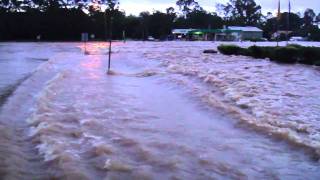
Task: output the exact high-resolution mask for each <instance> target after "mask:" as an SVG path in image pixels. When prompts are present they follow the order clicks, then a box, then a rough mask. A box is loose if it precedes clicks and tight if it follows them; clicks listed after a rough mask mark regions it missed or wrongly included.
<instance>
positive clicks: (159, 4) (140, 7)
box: [120, 0, 320, 15]
mask: <svg viewBox="0 0 320 180" xmlns="http://www.w3.org/2000/svg"><path fill="white" fill-rule="evenodd" d="M228 1H229V0H198V2H199V4H200V5H201V6H202V7H203V8H204V9H205V10H207V11H209V12H213V11H215V10H216V4H217V3H226V2H228ZM288 1H289V0H281V11H287V10H288ZM175 2H176V1H175V0H120V9H122V10H125V12H126V14H127V15H129V14H134V15H138V14H139V13H140V12H142V11H150V12H152V11H153V10H160V11H163V12H164V11H165V9H166V8H168V7H174V8H175V9H176V10H178V7H176V5H175ZM256 3H257V4H259V5H261V7H262V11H263V13H264V14H266V13H267V12H273V13H275V12H276V11H277V6H278V0H256ZM291 7H292V12H301V13H303V12H304V10H305V9H306V8H312V9H313V10H314V11H315V12H316V14H319V13H320V0H291Z"/></svg>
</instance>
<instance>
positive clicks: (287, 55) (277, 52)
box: [218, 44, 320, 66]
mask: <svg viewBox="0 0 320 180" xmlns="http://www.w3.org/2000/svg"><path fill="white" fill-rule="evenodd" d="M218 50H219V51H220V52H221V53H222V54H226V55H231V54H233V55H245V56H252V57H254V58H267V57H268V58H270V59H271V60H272V61H277V62H280V63H296V62H298V63H302V64H309V65H316V66H320V47H304V46H301V45H298V44H290V45H288V46H286V47H269V46H265V47H259V46H251V47H249V48H247V49H246V48H241V47H239V46H235V45H221V46H219V47H218Z"/></svg>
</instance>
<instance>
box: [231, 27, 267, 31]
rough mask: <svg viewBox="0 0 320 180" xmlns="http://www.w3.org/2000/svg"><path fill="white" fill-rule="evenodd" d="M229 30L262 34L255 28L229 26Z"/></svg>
mask: <svg viewBox="0 0 320 180" xmlns="http://www.w3.org/2000/svg"><path fill="white" fill-rule="evenodd" d="M228 29H230V30H240V31H244V32H262V30H261V29H259V28H257V27H253V26H229V27H228Z"/></svg>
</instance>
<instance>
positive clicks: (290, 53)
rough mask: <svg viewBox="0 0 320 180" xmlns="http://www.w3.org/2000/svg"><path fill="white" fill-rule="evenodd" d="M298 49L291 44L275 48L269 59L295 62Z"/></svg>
mask: <svg viewBox="0 0 320 180" xmlns="http://www.w3.org/2000/svg"><path fill="white" fill-rule="evenodd" d="M298 55H299V49H298V48H295V47H293V46H287V47H277V48H275V50H274V52H273V54H272V55H271V57H270V59H271V60H275V61H277V62H281V63H296V62H297V61H298Z"/></svg>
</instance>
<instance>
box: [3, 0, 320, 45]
mask: <svg viewBox="0 0 320 180" xmlns="http://www.w3.org/2000/svg"><path fill="white" fill-rule="evenodd" d="M120 3H121V2H119V1H118V0H99V1H97V0H91V1H90V0H1V1H0V40H2V41H7V40H35V38H36V36H38V35H41V38H42V39H43V40H49V41H50V40H52V41H55V40H61V41H73V40H79V39H80V34H81V33H83V32H88V33H89V34H94V36H95V39H98V40H105V39H107V38H108V34H109V33H108V31H107V29H108V27H109V26H110V24H111V23H112V34H113V38H114V39H122V37H123V35H124V34H125V35H126V37H127V38H131V39H137V40H141V39H147V38H148V37H149V36H152V37H154V38H156V39H160V40H165V39H168V38H170V36H169V35H170V33H171V30H172V29H175V28H194V29H220V28H223V26H224V25H226V26H231V25H234V26H256V27H259V28H261V29H263V31H264V36H265V37H266V38H268V39H270V38H271V37H272V34H273V33H274V32H276V31H277V30H283V31H287V30H288V31H292V34H291V35H292V36H303V37H309V39H310V40H318V41H319V40H320V30H319V27H318V26H317V24H319V23H320V13H319V14H318V15H317V14H316V13H315V12H314V11H313V10H312V9H306V10H305V12H304V13H303V14H298V13H290V14H289V13H288V12H284V13H281V14H280V16H279V17H276V16H273V15H272V13H268V14H267V15H263V14H262V8H261V6H259V5H257V4H256V2H255V1H254V0H230V1H229V2H228V3H226V4H218V5H217V8H216V9H217V12H208V11H206V10H204V9H203V8H202V7H201V6H200V5H199V3H198V2H197V1H196V0H177V1H176V5H177V7H178V8H177V9H175V8H173V7H168V8H167V9H166V12H160V11H153V12H141V13H140V14H139V15H138V16H134V15H129V16H128V15H126V13H125V12H124V11H121V10H120V8H119V7H120V6H121V4H120ZM288 19H289V20H290V21H289V22H290V23H288ZM283 38H285V37H283Z"/></svg>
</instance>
